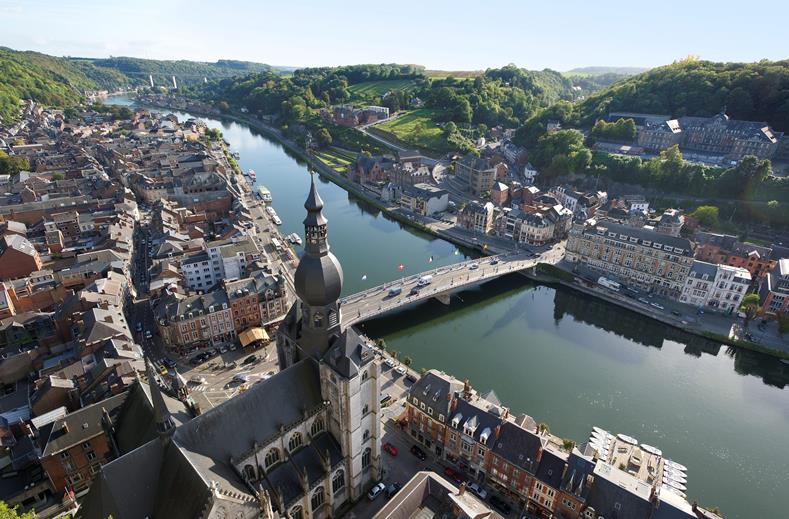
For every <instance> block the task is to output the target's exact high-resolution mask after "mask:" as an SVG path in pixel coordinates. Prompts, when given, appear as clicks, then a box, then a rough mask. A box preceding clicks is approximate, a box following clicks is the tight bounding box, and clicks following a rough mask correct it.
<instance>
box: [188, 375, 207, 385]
mask: <svg viewBox="0 0 789 519" xmlns="http://www.w3.org/2000/svg"><path fill="white" fill-rule="evenodd" d="M189 382H191V383H192V384H195V385H198V386H200V385H202V384H205V377H201V376H200V375H193V376H192V378H190V379H189Z"/></svg>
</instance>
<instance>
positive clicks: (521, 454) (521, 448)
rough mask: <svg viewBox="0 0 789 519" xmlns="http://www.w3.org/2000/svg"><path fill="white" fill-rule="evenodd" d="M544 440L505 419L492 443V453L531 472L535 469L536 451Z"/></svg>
mask: <svg viewBox="0 0 789 519" xmlns="http://www.w3.org/2000/svg"><path fill="white" fill-rule="evenodd" d="M544 444H545V440H544V439H543V438H541V437H540V436H537V434H535V433H533V432H531V431H527V430H526V429H523V428H522V427H519V426H517V425H515V424H514V423H512V422H509V421H505V422H504V423H503V424H502V425H501V432H500V433H499V437H498V438H496V440H495V444H494V445H493V448H492V450H493V453H494V454H496V455H498V456H501V457H502V458H504V459H506V460H507V461H508V462H510V463H512V464H513V465H516V466H517V467H520V468H521V469H523V470H526V471H527V472H530V473H532V474H534V473H535V470H536V469H537V464H536V460H537V453H538V451H539V449H541V448H542V447H543V445H544Z"/></svg>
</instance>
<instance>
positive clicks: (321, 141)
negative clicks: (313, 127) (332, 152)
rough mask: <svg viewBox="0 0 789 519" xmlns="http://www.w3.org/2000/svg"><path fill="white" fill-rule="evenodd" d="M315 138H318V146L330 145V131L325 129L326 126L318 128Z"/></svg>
mask: <svg viewBox="0 0 789 519" xmlns="http://www.w3.org/2000/svg"><path fill="white" fill-rule="evenodd" d="M316 138H317V140H318V147H319V148H328V147H329V146H331V143H332V137H331V133H329V130H327V129H326V128H321V129H320V130H318V135H317V136H316Z"/></svg>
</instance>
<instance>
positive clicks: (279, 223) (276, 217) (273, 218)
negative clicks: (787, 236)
mask: <svg viewBox="0 0 789 519" xmlns="http://www.w3.org/2000/svg"><path fill="white" fill-rule="evenodd" d="M271 219H272V220H273V221H274V223H275V224H277V225H282V220H280V219H279V216H276V215H275V216H272V217H271Z"/></svg>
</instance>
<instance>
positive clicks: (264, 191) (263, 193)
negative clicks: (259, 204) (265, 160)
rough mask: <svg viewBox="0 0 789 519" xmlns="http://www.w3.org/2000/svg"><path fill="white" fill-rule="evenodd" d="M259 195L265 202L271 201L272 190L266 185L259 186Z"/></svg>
mask: <svg viewBox="0 0 789 519" xmlns="http://www.w3.org/2000/svg"><path fill="white" fill-rule="evenodd" d="M258 195H259V196H260V199H261V200H263V201H264V202H266V203H269V202H271V191H269V190H268V188H266V187H265V186H258Z"/></svg>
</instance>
